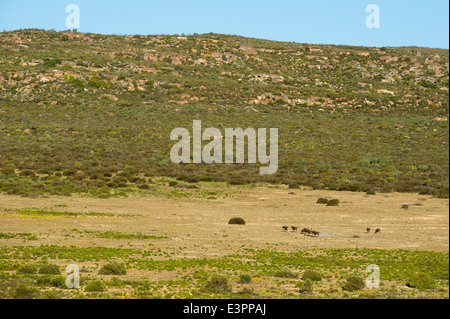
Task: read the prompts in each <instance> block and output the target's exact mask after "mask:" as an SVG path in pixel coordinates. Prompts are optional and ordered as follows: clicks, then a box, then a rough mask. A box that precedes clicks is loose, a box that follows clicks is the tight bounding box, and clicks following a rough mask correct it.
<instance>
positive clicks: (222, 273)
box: [0, 245, 449, 298]
mask: <svg viewBox="0 0 450 319" xmlns="http://www.w3.org/2000/svg"><path fill="white" fill-rule="evenodd" d="M182 250H183V249H182V248H181V249H180V250H179V251H177V253H180V252H182ZM173 253H174V252H169V251H165V252H164V251H161V250H160V249H158V250H156V249H153V250H152V249H151V248H149V249H145V250H140V249H131V248H106V247H75V246H57V245H44V246H37V247H27V246H13V247H9V248H3V249H1V250H0V270H1V273H0V278H1V281H0V282H1V284H0V297H1V298H433V297H434V298H448V291H449V290H448V288H449V287H448V285H449V281H448V280H449V273H448V260H449V259H448V257H449V256H448V253H438V252H425V251H420V252H419V251H407V250H383V249H356V250H355V249H310V250H306V251H299V252H296V253H285V252H279V251H271V250H254V249H246V248H243V249H242V250H241V251H240V252H239V253H236V254H233V255H229V256H223V257H220V258H217V259H207V258H173V257H171V255H173ZM69 264H76V265H78V267H79V269H80V287H79V288H78V289H68V288H67V287H66V278H67V276H68V275H69V274H68V273H65V267H66V266H67V265H69ZM371 264H376V265H377V266H378V267H379V268H380V286H379V288H367V287H366V286H365V280H366V278H367V276H368V275H369V274H370V273H366V271H365V269H366V267H367V266H368V265H371ZM56 265H58V266H56ZM130 270H138V271H139V274H140V275H139V276H137V277H134V278H129V277H127V276H126V275H127V274H128V273H129V272H130ZM145 274H148V276H149V277H148V278H145ZM158 274H164V275H165V276H168V278H167V279H159V280H155V279H152V278H155V277H156V278H157V277H159V275H158ZM167 274H169V275H167ZM355 278H356V279H355ZM361 282H362V283H363V284H362V285H361Z"/></svg>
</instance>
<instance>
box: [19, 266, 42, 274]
mask: <svg viewBox="0 0 450 319" xmlns="http://www.w3.org/2000/svg"><path fill="white" fill-rule="evenodd" d="M37 271H38V267H37V266H36V265H33V264H26V265H22V266H20V268H19V270H18V272H20V273H22V274H35V273H36V272H37Z"/></svg>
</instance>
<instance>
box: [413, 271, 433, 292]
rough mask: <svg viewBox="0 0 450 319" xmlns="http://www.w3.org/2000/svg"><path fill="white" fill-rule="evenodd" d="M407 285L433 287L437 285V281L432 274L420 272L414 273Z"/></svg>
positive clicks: (420, 287)
mask: <svg viewBox="0 0 450 319" xmlns="http://www.w3.org/2000/svg"><path fill="white" fill-rule="evenodd" d="M406 285H407V286H408V287H411V288H417V289H433V288H435V287H436V282H435V281H434V279H433V278H432V277H431V276H430V275H428V274H425V273H420V272H419V273H415V274H414V275H412V276H411V278H409V280H408V283H407V284H406Z"/></svg>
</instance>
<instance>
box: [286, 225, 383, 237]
mask: <svg viewBox="0 0 450 319" xmlns="http://www.w3.org/2000/svg"><path fill="white" fill-rule="evenodd" d="M281 228H282V229H283V231H288V230H289V226H282V227H281ZM291 229H292V231H293V232H296V231H297V230H298V229H299V227H297V226H291ZM370 230H371V229H370V227H367V228H366V233H370ZM379 232H381V228H377V229H375V234H378V233H379ZM300 234H303V235H308V236H312V237H319V236H320V233H319V232H318V231H316V230H312V229H309V228H303V229H302V230H301V231H300Z"/></svg>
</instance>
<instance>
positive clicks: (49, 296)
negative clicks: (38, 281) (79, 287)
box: [41, 290, 61, 299]
mask: <svg viewBox="0 0 450 319" xmlns="http://www.w3.org/2000/svg"><path fill="white" fill-rule="evenodd" d="M41 299H61V296H60V295H58V294H57V293H56V292H55V291H53V290H49V291H46V292H45V293H44V294H43V295H42V296H41Z"/></svg>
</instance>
